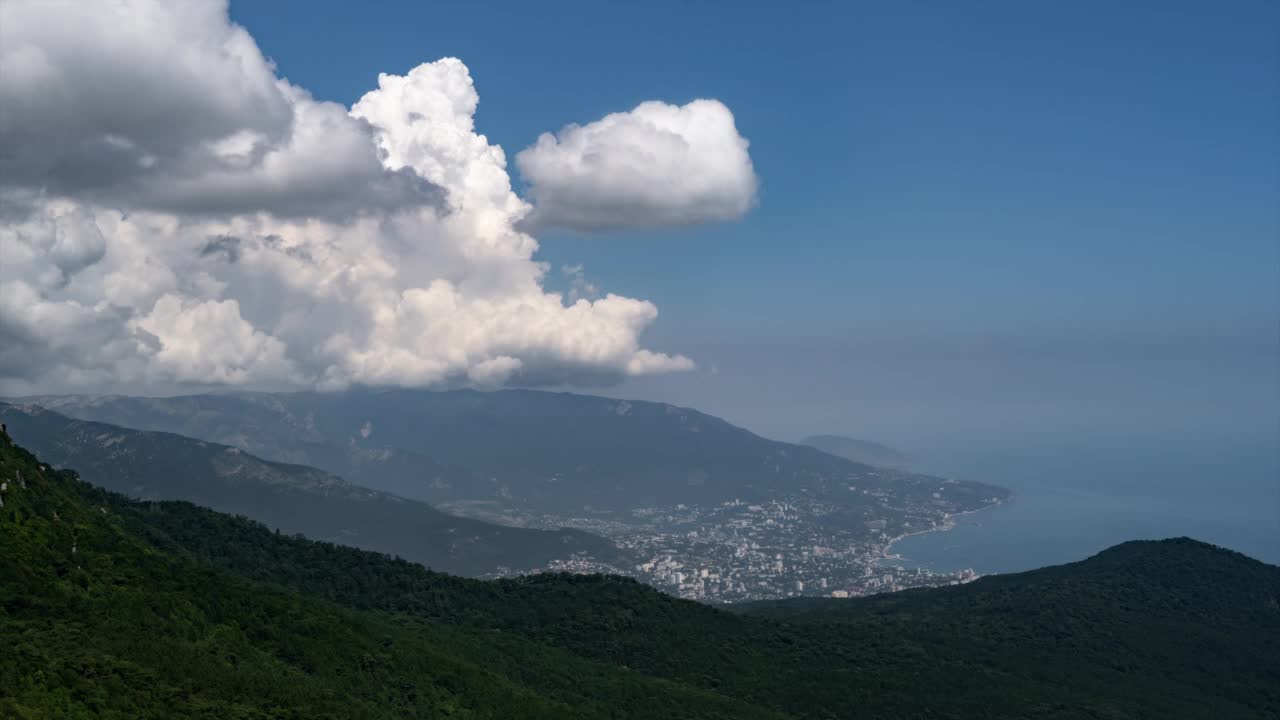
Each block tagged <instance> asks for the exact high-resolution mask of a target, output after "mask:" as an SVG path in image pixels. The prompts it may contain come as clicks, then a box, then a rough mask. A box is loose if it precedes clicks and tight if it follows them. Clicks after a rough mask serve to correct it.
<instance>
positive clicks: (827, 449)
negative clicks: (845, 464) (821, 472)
mask: <svg viewBox="0 0 1280 720" xmlns="http://www.w3.org/2000/svg"><path fill="white" fill-rule="evenodd" d="M800 444H801V445H807V446H809V447H811V448H817V449H818V450H821V451H822V452H824V453H827V454H829V455H835V456H836V457H842V458H845V459H847V460H852V461H853V462H856V463H863V464H864V465H874V466H876V467H889V468H901V469H905V468H906V467H907V466H909V465H910V464H911V458H910V457H908V456H907V455H906V454H905V453H902V452H900V451H898V450H894V449H893V448H891V447H889V446H888V445H881V444H880V443H876V442H871V441H870V440H859V439H858V438H851V437H845V436H843V435H811V436H809V437H807V438H805V439H803V440H801V441H800Z"/></svg>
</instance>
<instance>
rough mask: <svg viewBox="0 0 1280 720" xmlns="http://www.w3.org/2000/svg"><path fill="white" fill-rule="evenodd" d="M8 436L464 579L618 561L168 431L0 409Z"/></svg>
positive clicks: (131, 485) (601, 544)
mask: <svg viewBox="0 0 1280 720" xmlns="http://www.w3.org/2000/svg"><path fill="white" fill-rule="evenodd" d="M0 420H2V421H3V422H5V423H6V424H7V425H8V427H9V430H10V432H11V433H12V434H13V435H14V436H16V437H19V438H21V439H22V441H23V442H24V443H27V444H28V445H30V446H31V447H32V448H34V449H36V450H37V451H39V452H40V453H41V455H43V456H44V457H45V458H47V459H48V460H49V461H50V462H52V463H53V464H54V465H57V466H61V467H73V468H76V469H77V470H78V471H79V472H80V473H81V474H82V475H83V476H84V477H85V478H86V479H87V480H91V481H92V482H94V483H96V484H98V485H101V486H103V487H106V488H109V489H111V490H114V491H116V492H120V493H123V494H126V495H129V496H132V497H134V498H139V499H152V500H186V501H189V502H194V503H197V504H199V505H203V506H206V507H210V508H213V509H215V510H219V511H222V512H228V513H232V514H242V515H245V516H247V517H250V518H253V519H255V520H258V521H260V522H263V523H266V524H268V525H269V526H271V527H274V528H279V529H281V530H283V531H285V532H288V533H302V534H305V535H307V536H308V537H311V538H314V539H318V540H329V541H333V542H341V543H343V544H347V545H353V546H356V547H361V548H364V549H368V550H376V551H379V552H385V553H389V554H393V555H400V556H402V557H405V558H407V559H410V560H413V561H415V562H420V563H422V564H424V565H428V566H430V567H434V568H438V569H440V570H445V571H448V572H453V573H457V574H462V575H481V576H483V575H491V574H494V573H498V572H504V571H525V570H536V569H541V568H542V567H544V566H545V565H546V564H547V563H548V562H549V561H551V560H553V559H564V558H568V557H570V556H572V555H574V554H588V555H591V556H593V557H597V558H599V559H600V560H601V561H602V562H618V561H619V560H620V559H621V558H622V555H621V553H620V552H619V551H618V550H617V548H616V547H614V546H613V544H612V543H611V542H610V541H608V540H606V539H604V538H601V537H598V536H595V535H591V534H589V533H585V532H582V531H579V530H571V529H564V530H560V531H550V530H535V529H527V528H514V527H506V526H501V525H494V524H491V523H485V522H481V521H479V520H472V519H468V518H462V517H457V516H453V515H449V514H446V513H443V512H441V511H439V510H437V509H435V508H433V507H431V506H430V505H427V504H426V503H423V502H420V501H414V500H407V499H405V498H402V497H397V496H395V495H391V494H388V493H385V492H381V491H377V490H371V489H368V488H365V487H360V486H357V485H353V484H352V483H349V482H347V481H346V480H344V479H342V478H339V477H337V476H334V475H332V474H329V473H327V472H324V471H321V470H317V469H315V468H312V467H307V466H304V465H292V464H283V463H276V462H269V461H264V460H260V459H258V458H257V457H255V456H253V455H251V454H249V453H247V452H244V451H242V450H240V449H238V448H234V447H230V446H226V445H220V444H216V443H208V442H205V441H201V440H194V439H191V438H187V437H184V436H181V435H175V434H172V433H167V432H152V431H141V430H133V429H129V428H122V427H119V426H114V425H107V424H104V423H98V422H92V421H83V420H74V419H72V418H68V417H66V416H64V415H61V414H59V413H56V412H52V411H49V410H46V409H44V408H41V407H39V406H35V405H22V406H19V405H9V404H4V403H0Z"/></svg>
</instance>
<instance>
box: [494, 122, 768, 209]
mask: <svg viewBox="0 0 1280 720" xmlns="http://www.w3.org/2000/svg"><path fill="white" fill-rule="evenodd" d="M749 144H750V143H748V142H747V140H746V138H744V137H742V136H741V135H740V134H738V128H737V126H736V125H735V124H734V119H733V113H732V112H730V111H729V108H727V107H725V105H724V103H721V102H720V101H718V100H694V101H693V102H691V103H689V104H687V105H682V106H676V105H669V104H667V103H663V102H657V101H650V102H645V103H641V104H640V105H638V106H636V108H635V109H633V110H631V111H630V112H621V113H613V114H612V115H607V116H605V117H604V118H602V119H600V120H597V121H596V122H593V123H590V124H587V125H569V126H567V127H565V128H563V129H562V130H560V132H559V133H557V134H552V133H543V135H542V136H541V137H539V138H538V141H537V142H536V143H534V144H533V145H531V146H529V147H527V148H525V149H524V150H522V151H520V153H519V154H517V155H516V165H517V167H519V169H520V174H521V175H522V176H523V178H524V180H525V182H526V183H527V184H528V190H529V191H528V199H529V200H531V201H532V203H533V205H534V210H533V212H532V213H531V215H530V216H529V217H528V218H526V220H525V225H526V226H527V227H529V228H538V229H541V228H550V227H559V228H567V229H572V230H579V231H586V232H594V231H603V230H620V229H627V228H643V227H660V226H671V225H691V224H696V223H705V222H716V221H724V220H735V219H737V218H740V217H742V216H743V215H745V214H746V213H747V211H749V210H750V209H751V208H752V206H753V205H755V202H756V190H757V187H758V186H759V181H758V180H757V178H756V173H755V169H754V168H753V167H752V164H751V156H750V154H748V152H747V148H748V146H749Z"/></svg>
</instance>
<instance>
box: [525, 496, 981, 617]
mask: <svg viewBox="0 0 1280 720" xmlns="http://www.w3.org/2000/svg"><path fill="white" fill-rule="evenodd" d="M840 510H841V508H840V507H839V506H837V505H833V504H831V503H829V502H823V501H820V500H815V499H812V498H809V497H805V496H802V497H797V498H788V499H785V500H784V499H777V500H771V501H766V502H758V503H748V502H744V501H741V500H730V501H726V502H724V503H720V504H718V505H705V506H703V505H677V506H675V507H667V508H643V509H638V510H635V511H632V513H631V516H630V517H629V518H627V519H626V521H618V520H600V519H597V518H564V517H552V516H541V517H539V518H538V521H537V522H536V523H535V524H537V525H540V526H545V527H551V526H557V525H558V526H568V527H576V528H578V529H582V530H589V531H591V532H595V533H598V534H601V535H605V536H607V537H609V538H610V539H612V540H613V541H614V542H615V543H616V544H617V545H618V546H619V547H620V548H621V549H622V550H624V551H625V553H626V554H627V555H628V556H629V557H630V558H633V559H634V560H633V563H632V564H631V565H629V566H623V567H620V566H618V565H615V564H604V563H600V562H598V561H597V560H595V559H593V558H589V557H582V556H577V557H572V558H569V559H567V560H560V561H556V562H553V563H551V564H550V565H549V566H548V567H547V568H546V569H547V570H549V571H565V572H611V573H617V574H622V575H628V576H630V577H634V578H636V579H638V580H640V581H642V582H646V583H648V584H650V585H653V586H655V587H657V588H659V589H661V590H664V591H666V592H669V593H671V594H673V595H676V596H678V597H682V598H687V599H691V600H702V601H708V602H719V603H735V602H748V601H754V600H771V599H778V598H785V597H797V596H826V597H836V598H843V597H858V596H863V595H869V594H874V593H881V592H894V591H898V590H904V589H907V588H913V587H932V586H938V585H956V584H960V583H965V582H969V581H971V580H974V579H976V578H977V577H978V575H977V574H976V573H975V572H974V571H973V570H971V569H966V570H961V571H958V572H948V573H936V572H932V571H929V570H926V569H923V568H910V569H909V568H905V567H903V566H902V565H901V564H900V563H899V562H897V558H896V556H894V555H893V554H892V553H891V552H890V551H891V547H890V546H891V544H892V543H893V541H894V540H895V539H898V538H900V537H903V536H905V535H908V534H914V533H918V532H932V531H941V530H946V529H949V528H950V527H951V526H952V515H951V514H950V513H947V512H945V511H937V510H935V509H932V508H929V509H923V508H915V511H914V512H910V511H903V510H901V509H896V511H894V512H882V513H877V515H878V517H877V519H873V520H866V521H860V522H857V523H856V524H855V523H851V522H848V521H847V519H846V518H845V516H844V515H843V514H842V513H841V512H840Z"/></svg>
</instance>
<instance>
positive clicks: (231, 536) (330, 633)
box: [0, 436, 1280, 720]
mask: <svg viewBox="0 0 1280 720" xmlns="http://www.w3.org/2000/svg"><path fill="white" fill-rule="evenodd" d="M0 548H3V552H0V647H3V648H5V652H3V653H0V716H4V717H15V718H46V717H68V718H72V717H76V718H78V717H102V718H136V717H165V718H170V717H172V718H179V717H183V718H185V717H192V718H194V717H219V718H222V717H228V718H230V717H235V718H239V719H240V720H285V719H287V720H295V719H296V720H302V719H303V718H306V720H338V718H354V717H358V718H366V719H368V720H382V719H384V718H385V719H387V720H390V719H391V718H396V719H400V718H436V717H456V718H471V719H479V718H538V719H540V720H552V719H553V718H554V719H555V720H561V719H565V718H568V719H571V720H572V719H580V720H588V719H591V720H594V719H595V718H601V719H603V718H611V719H613V720H633V719H634V720H640V719H645V720H650V719H651V720H659V719H661V720H667V719H669V718H682V719H684V720H698V719H711V718H714V719H717V720H730V719H732V720H752V719H757V718H758V719H759V720H786V719H791V720H799V719H802V718H803V719H813V720H831V719H842V718H886V719H888V718H894V719H897V718H955V719H957V720H958V719H960V718H972V717H983V718H991V719H995V720H1014V719H1018V720H1022V719H1024V718H1061V719H1064V720H1065V719H1075V718H1080V719H1082V720H1083V719H1084V718H1091V719H1098V718H1107V719H1108V720H1139V719H1144V718H1161V719H1162V720H1180V719H1182V718H1187V719H1188V720H1190V719H1192V718H1210V717H1211V718H1214V719H1215V720H1237V719H1239V720H1245V719H1249V720H1253V719H1255V718H1265V717H1276V716H1278V715H1280V657H1278V656H1277V655H1276V653H1275V648H1276V647H1277V645H1280V568H1277V567H1275V566H1272V565H1267V564H1264V563H1261V562H1258V561H1256V560H1252V559H1250V558H1247V557H1244V556H1242V555H1240V554H1239V553H1234V552H1231V551H1227V550H1223V549H1221V548H1216V547H1213V546H1210V545H1206V544H1204V543H1200V542H1196V541H1193V540H1188V539H1185V538H1183V539H1176V540H1166V541H1146V542H1131V543H1125V544H1123V545H1120V546H1117V547H1114V548H1111V549H1109V550H1107V551H1105V552H1103V553H1100V554H1099V555H1096V556H1094V557H1092V558H1089V559H1087V560H1084V561H1081V562H1078V563H1073V564H1071V565H1065V566H1059V567H1052V568H1045V569H1042V570H1037V571H1032V572H1028V573H1020V574H1017V575H1008V576H993V577H989V578H983V579H980V580H978V581H976V582H974V583H971V584H969V585H965V586H960V587H949V588H939V589H933V590H920V591H907V592H903V593H898V594H895V595H892V596H876V597H874V598H868V599H862V600H843V601H819V602H815V601H808V600H804V601H785V602H782V603H775V604H769V605H765V606H752V607H749V608H747V612H746V613H742V614H732V613H728V612H725V611H721V610H717V609H715V608H712V607H708V606H704V605H699V604H696V603H692V602H687V601H681V600H677V599H675V598H672V597H670V596H666V595H662V594H661V593H658V592H656V591H654V590H653V589H652V588H648V587H645V586H642V585H640V584H638V583H635V582H633V581H629V580H626V579H622V578H617V577H611V576H570V575H559V574H547V575H538V576H531V577H525V578H517V579H510V580H500V581H489V582H481V581H475V580H465V579H461V578H454V577H450V576H447V575H442V574H440V573H435V572H429V571H427V570H425V569H423V568H422V567H420V566H417V565H414V564H411V563H407V562H405V561H403V560H398V559H392V558H390V557H387V556H384V555H378V554H375V553H369V552H364V551H359V550H354V549H351V548H345V547H341V546H336V545H332V544H328V543H319V542H313V541H308V540H304V539H301V538H295V537H290V536H288V535H281V534H277V533H272V532H271V531H270V530H269V529H267V528H266V527H264V526H262V525H259V524H257V523H253V522H250V521H247V520H244V519H242V518H234V517H231V516H228V515H223V514H220V513H216V512H212V511H209V510H206V509H203V508H199V507H196V506H193V505H191V504H190V503H173V502H157V503H149V502H135V501H130V500H128V499H126V498H124V497H122V496H120V495H117V494H114V493H110V492H107V491H103V490H101V489H99V488H95V487H93V486H91V485H89V484H87V483H84V482H82V481H80V480H78V479H77V478H76V476H75V475H74V473H71V472H62V471H55V470H53V469H51V468H50V467H48V466H47V465H45V464H44V463H43V462H42V461H41V460H40V459H39V458H36V457H34V456H32V455H30V454H29V453H27V452H25V451H24V450H23V449H21V448H19V447H17V446H15V445H14V444H13V443H12V442H11V441H10V439H9V438H8V437H7V436H0Z"/></svg>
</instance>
